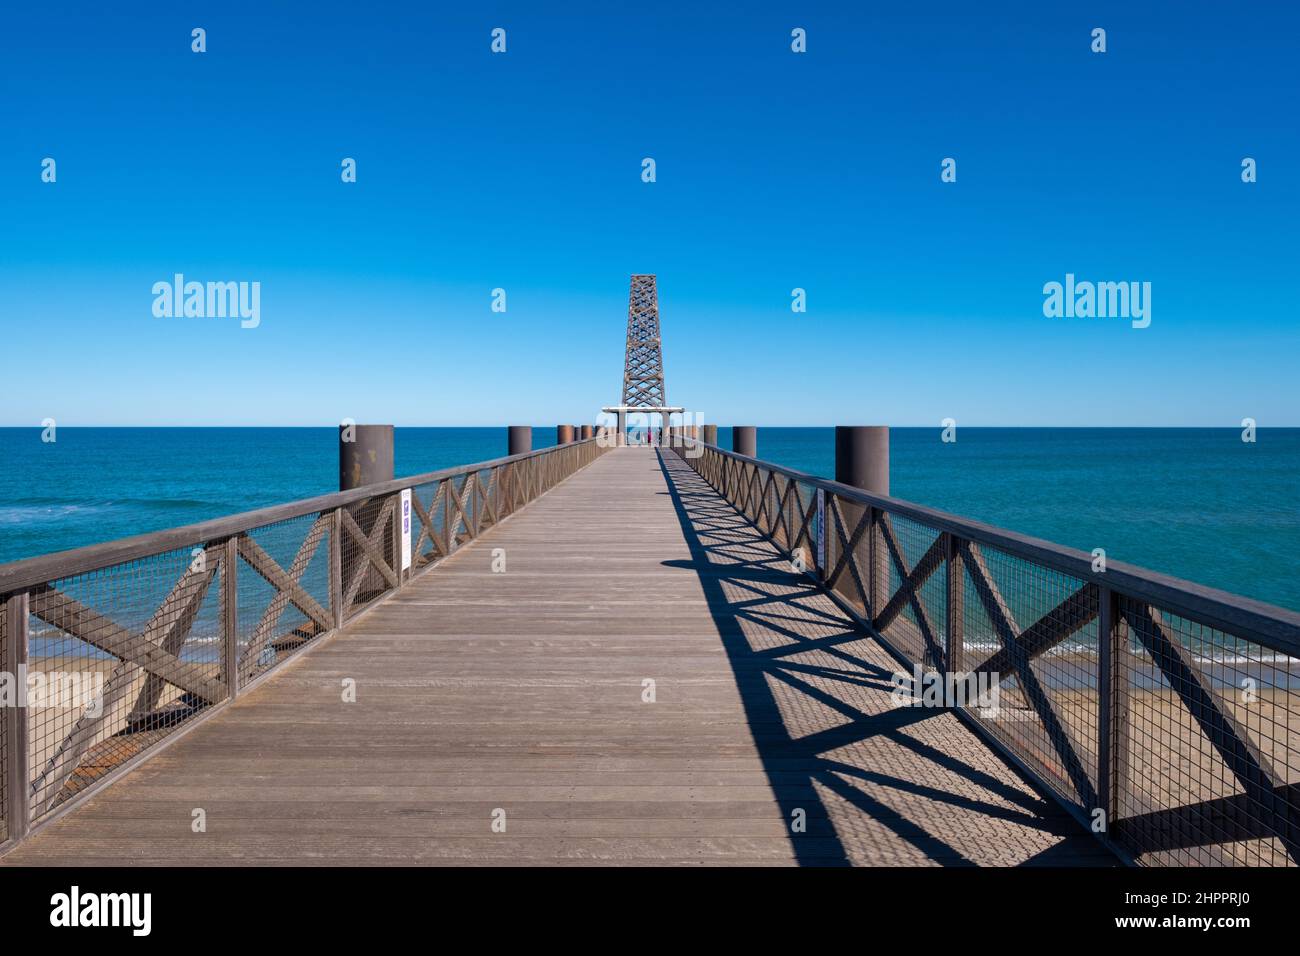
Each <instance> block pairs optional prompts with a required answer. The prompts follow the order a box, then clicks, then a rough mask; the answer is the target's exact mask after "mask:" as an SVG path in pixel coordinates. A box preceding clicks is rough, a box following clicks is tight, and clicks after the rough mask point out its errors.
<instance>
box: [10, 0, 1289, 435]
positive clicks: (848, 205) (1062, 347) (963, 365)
mask: <svg viewBox="0 0 1300 956" xmlns="http://www.w3.org/2000/svg"><path fill="white" fill-rule="evenodd" d="M469 6H470V5H463V4H460V5H455V6H454V7H452V6H450V5H444V4H384V3H369V4H332V3H320V4H315V5H313V6H312V7H310V8H307V7H304V8H303V9H302V10H301V11H299V12H292V11H291V10H290V8H289V6H288V5H283V4H267V3H265V2H261V3H231V2H225V3H220V4H218V3H212V4H187V3H157V4H133V5H132V6H131V11H133V12H128V11H127V10H126V9H125V8H116V7H112V6H106V5H104V4H93V5H92V4H89V3H83V4H65V5H59V6H58V7H57V8H56V9H50V7H49V5H42V6H37V5H23V6H22V7H21V8H19V5H10V6H9V7H8V8H7V9H6V11H5V12H4V13H3V14H2V15H0V17H2V21H0V37H2V38H0V54H2V56H0V95H2V96H3V104H2V109H3V114H2V116H0V141H2V144H3V148H2V149H0V211H2V212H3V228H2V229H0V285H2V286H3V289H4V293H5V294H4V296H3V300H2V301H0V316H2V317H0V321H2V322H3V338H4V346H5V347H4V351H5V353H6V361H5V362H4V369H5V371H4V373H3V377H2V379H0V424H4V425H35V424H37V423H39V421H40V420H41V419H43V418H46V417H53V418H55V419H56V420H57V421H58V422H59V423H60V424H63V425H94V424H127V425H130V424H141V425H148V424H158V425H187V424H190V425H208V424H267V425H271V424H282V425H323V424H332V423H335V422H337V421H338V420H339V419H340V418H343V417H350V418H353V419H355V420H358V421H384V422H393V423H395V424H398V425H439V424H465V425H488V424H503V423H506V422H510V421H533V422H550V421H589V420H591V417H592V416H593V414H594V412H595V411H596V410H597V409H598V408H599V406H601V405H603V404H607V403H612V402H615V401H617V399H618V398H619V391H618V390H619V387H620V382H621V375H622V348H623V334H624V322H625V319H626V307H627V290H628V276H629V274H631V273H633V272H653V273H656V274H657V275H658V276H659V292H660V308H661V316H662V321H663V329H664V338H665V353H666V354H665V363H666V367H667V376H668V382H667V385H668V397H669V399H670V400H671V401H672V402H673V403H675V404H684V405H687V406H689V407H691V408H692V409H698V410H700V411H702V412H703V413H704V415H705V416H706V418H707V419H708V420H712V421H718V422H720V423H722V424H730V423H733V422H735V421H750V422H756V423H759V424H770V425H782V424H785V425H798V424H807V425H814V424H817V425H825V424H836V423H883V424H891V425H896V426H907V425H937V424H938V423H939V421H940V420H941V419H943V418H947V417H952V418H955V419H956V420H957V422H958V424H959V425H1054V424H1057V425H1225V426H1234V427H1235V426H1238V424H1239V423H1240V421H1241V419H1242V418H1244V417H1247V416H1249V417H1253V418H1255V419H1256V420H1257V421H1258V422H1259V424H1260V425H1261V426H1269V425H1298V424H1300V385H1298V384H1297V379H1300V375H1297V372H1296V369H1297V359H1296V356H1297V347H1298V346H1300V333H1298V332H1297V325H1296V317H1295V316H1296V302H1297V283H1296V280H1297V277H1300V266H1298V264H1297V256H1296V253H1297V248H1298V245H1300V244H1298V243H1297V239H1296V234H1295V223H1296V222H1297V220H1298V219H1300V216H1298V213H1300V201H1298V191H1300V185H1298V182H1300V169H1298V168H1297V165H1298V164H1300V142H1297V140H1298V139H1300V134H1297V124H1296V121H1295V120H1296V117H1297V116H1298V115H1300V102H1298V99H1300V97H1298V96H1297V94H1298V92H1300V79H1298V77H1300V72H1298V71H1297V70H1296V69H1295V52H1294V42H1295V39H1294V38H1295V36H1296V33H1297V29H1298V28H1300V14H1297V13H1296V12H1294V11H1293V10H1288V9H1286V8H1287V7H1289V6H1290V5H1288V4H1276V3H1249V2H1246V3H1234V4H1226V3H1186V2H1182V3H1162V4H1140V5H1138V4H1123V3H1114V4H1107V3H1087V4H1082V3H1079V4H1074V3H1052V4H1043V3H1021V4H986V3H961V4H946V3H927V4H899V5H897V6H898V7H899V8H900V9H897V10H893V9H891V8H890V6H887V5H884V4H869V5H868V4H853V5H850V4H840V5H830V4H824V3H818V4H814V5H811V10H812V12H808V10H809V8H810V5H809V4H794V3H789V4H769V3H759V4H746V5H744V9H743V10H742V8H741V5H737V4H713V5H710V4H703V5H701V4H697V3H691V4H684V3H683V4H663V3H660V4H645V5H622V4H597V3H592V4H574V3H570V4H555V5H553V7H554V10H553V12H547V11H545V10H543V9H540V8H541V6H542V5H539V4H535V3H529V4H524V3H520V4H486V5H481V6H480V5H474V6H475V7H477V8H476V9H466V8H467V7H469ZM836 6H840V7H842V8H843V9H836ZM624 7H627V9H624ZM1134 7H1140V9H1133V8H1134ZM196 26H202V27H204V28H205V29H206V30H207V44H208V50H207V52H206V53H203V54H195V53H192V52H191V50H190V31H191V29H192V28H193V27H196ZM1098 26H1100V27H1104V28H1105V29H1106V30H1107V47H1108V49H1107V52H1106V53H1105V54H1103V55H1097V54H1093V53H1092V52H1091V51H1090V49H1089V45H1090V31H1091V30H1092V28H1094V27H1098ZM494 27H503V28H505V29H506V31H507V52H506V53H505V54H504V55H493V54H492V53H491V52H490V50H489V43H490V31H491V30H492V28H494ZM794 27H803V28H805V29H806V30H807V34H808V52H807V53H806V54H802V55H797V54H794V53H792V52H791V50H790V31H791V29H792V28H794ZM47 156H49V157H53V158H55V159H56V161H57V163H58V167H57V169H58V181H57V182H56V183H54V184H52V185H51V184H45V183H42V182H41V181H40V171H41V168H40V164H41V160H42V159H43V158H44V157H47ZM647 156H650V157H653V158H654V159H655V160H656V163H657V175H658V180H657V182H655V183H653V184H646V183H643V182H641V178H640V173H641V160H642V158H643V157H647ZM1247 156H1250V157H1253V158H1255V159H1256V160H1257V162H1258V170H1259V181H1258V182H1257V183H1254V184H1251V185H1246V184H1243V183H1242V182H1241V178H1240V164H1241V160H1242V158H1243V157H1247ZM343 157H354V158H355V159H356V160H357V164H358V181H357V182H356V183H355V184H344V183H342V182H341V181H340V176H339V172H340V161H341V159H342V158H343ZM944 157H953V158H955V159H956V160H957V164H958V166H957V171H958V177H957V182H956V183H942V182H941V181H940V175H939V174H940V161H941V160H942V159H943V158H944ZM176 272H182V273H184V274H185V275H186V277H187V278H190V279H197V280H200V281H207V280H213V281H218V280H243V281H259V282H260V283H261V285H262V295H261V324H260V326H259V327H258V328H256V329H241V328H239V324H238V322H237V321H235V320H230V319H215V318H202V319H198V318H190V319H183V318H170V319H166V318H155V317H154V315H153V313H152V309H151V307H152V303H153V297H152V294H151V291H150V290H151V287H152V285H153V283H154V282H157V281H159V280H167V279H170V277H171V276H172V275H173V274H174V273H176ZM1067 272H1071V273H1074V274H1075V275H1076V276H1077V277H1078V278H1079V279H1090V280H1095V281H1100V280H1107V281H1149V282H1150V283H1151V284H1152V323H1151V326H1150V328H1147V329H1142V330H1136V329H1132V328H1131V327H1130V325H1129V323H1128V322H1127V321H1125V320H1122V319H1082V318H1076V319H1048V318H1045V317H1044V316H1043V313H1042V302H1043V294H1042V287H1043V284H1044V283H1045V282H1049V281H1053V280H1055V281H1062V280H1063V279H1064V277H1065V274H1066V273H1067ZM495 287H502V288H504V289H506V291H507V296H508V311H507V312H506V313H504V314H500V313H493V312H492V311H490V308H489V307H490V303H491V295H490V293H491V290H492V289H493V288H495ZM795 287H802V288H805V289H806V290H807V297H808V311H807V312H806V313H804V314H795V313H792V312H791V310H790V293H791V290H792V289H793V288H795ZM14 355H18V356H21V358H20V359H19V360H18V361H13V360H12V358H13V356H14Z"/></svg>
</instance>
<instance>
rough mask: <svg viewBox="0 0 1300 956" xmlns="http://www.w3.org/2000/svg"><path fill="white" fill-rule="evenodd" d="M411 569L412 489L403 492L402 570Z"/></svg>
mask: <svg viewBox="0 0 1300 956" xmlns="http://www.w3.org/2000/svg"><path fill="white" fill-rule="evenodd" d="M410 567H411V489H410V488H407V489H406V490H405V491H403V492H402V570H403V571H406V570H408V569H409V568H410Z"/></svg>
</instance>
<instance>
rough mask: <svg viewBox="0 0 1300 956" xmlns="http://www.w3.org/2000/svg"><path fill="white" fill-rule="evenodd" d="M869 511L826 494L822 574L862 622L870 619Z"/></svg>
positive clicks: (857, 504) (852, 502)
mask: <svg viewBox="0 0 1300 956" xmlns="http://www.w3.org/2000/svg"><path fill="white" fill-rule="evenodd" d="M870 522H871V515H870V509H868V508H866V507H865V506H863V505H861V504H859V503H857V502H855V501H846V500H844V499H842V498H840V497H839V496H838V495H832V494H827V495H826V572H825V575H824V577H825V580H826V581H827V582H828V584H829V586H830V588H831V589H832V590H833V591H835V593H836V594H838V595H839V596H840V598H841V599H842V600H843V601H845V602H846V603H847V604H848V605H849V607H850V608H852V609H853V611H854V612H856V613H857V614H858V615H859V616H860V617H862V618H863V619H864V620H870V618H871V601H872V596H871V524H870Z"/></svg>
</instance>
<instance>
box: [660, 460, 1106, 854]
mask: <svg viewBox="0 0 1300 956" xmlns="http://www.w3.org/2000/svg"><path fill="white" fill-rule="evenodd" d="M658 454H659V462H660V467H661V469H662V470H663V473H664V477H665V479H666V481H667V484H668V488H669V494H670V495H671V498H672V501H673V505H674V507H675V509H676V511H677V514H678V518H679V520H680V522H681V527H682V531H683V534H684V535H685V538H686V542H687V545H688V547H689V549H690V552H691V559H690V561H669V562H665V563H666V564H668V565H671V566H676V567H684V568H688V569H690V570H693V571H695V572H696V573H697V575H698V577H699V580H700V583H701V586H702V588H703V590H704V595H705V599H706V601H707V603H708V606H709V610H710V613H711V614H712V616H713V618H714V621H715V624H716V626H717V629H718V633H719V635H720V638H721V641H722V644H723V646H724V648H725V651H726V653H727V656H728V660H729V663H730V665H731V668H732V672H733V675H734V677H735V680H736V685H737V689H738V691H739V693H740V697H741V700H742V703H743V706H744V709H745V713H746V718H747V720H748V722H749V724H750V727H751V732H752V734H753V739H754V742H755V745H756V747H757V749H758V753H759V757H760V760H761V761H762V763H763V766H764V770H765V772H766V773H767V776H768V780H769V783H770V785H771V788H772V791H773V794H774V795H775V797H776V800H777V802H778V805H779V806H780V808H781V813H782V815H783V817H784V819H785V821H786V823H787V825H792V824H793V822H794V821H795V819H796V817H797V815H798V814H799V812H800V811H802V814H803V816H804V823H805V826H806V829H805V830H804V831H803V832H792V834H791V846H792V849H793V851H794V853H795V856H796V859H797V860H798V862H799V863H801V864H804V865H821V866H834V865H847V864H849V863H854V862H867V863H871V862H877V863H884V864H896V863H906V862H916V863H940V864H943V865H950V866H971V865H976V864H978V863H990V862H992V863H998V864H1008V863H1023V864H1073V865H1079V864H1086V863H1093V864H1097V863H1100V864H1103V865H1104V864H1114V863H1115V862H1116V861H1115V860H1114V859H1113V858H1112V857H1111V856H1110V855H1109V854H1108V853H1106V852H1105V851H1104V849H1103V848H1102V847H1101V846H1100V845H1099V844H1098V843H1097V842H1096V841H1095V840H1094V839H1092V838H1091V837H1090V836H1089V835H1088V834H1086V833H1084V832H1082V830H1081V828H1080V827H1079V826H1078V824H1077V823H1076V822H1075V821H1074V820H1073V819H1071V818H1070V817H1069V816H1067V815H1066V814H1065V813H1063V812H1062V811H1061V810H1060V809H1059V807H1057V806H1056V804H1055V803H1053V802H1052V801H1051V800H1050V799H1049V798H1047V797H1045V796H1043V795H1041V794H1039V793H1037V792H1035V790H1033V789H1032V788H1031V787H1030V786H1029V785H1028V784H1027V782H1026V781H1025V780H1024V778H1022V777H1020V776H1019V775H1017V774H1016V773H1015V772H1014V771H1013V770H1012V769H1011V768H1010V767H1008V766H1006V765H1004V764H1002V762H1001V761H1000V760H999V759H998V758H997V757H996V756H994V755H993V754H992V751H990V750H988V749H987V748H986V747H985V745H984V744H983V743H982V742H980V741H979V740H978V738H977V737H976V736H975V735H974V734H973V733H972V732H971V731H970V730H969V729H968V728H966V727H964V726H962V725H961V724H960V723H959V722H958V721H957V720H956V718H955V717H953V716H952V715H951V714H950V713H946V712H945V711H943V710H937V709H933V708H920V707H907V708H897V707H895V706H893V703H892V701H891V699H890V691H891V690H892V689H893V688H894V684H893V682H892V676H893V674H894V672H895V671H896V670H897V669H898V667H897V664H896V663H895V662H894V660H893V659H892V658H890V657H889V655H888V653H887V652H886V651H885V650H884V649H883V648H882V647H880V646H879V645H878V644H877V643H876V642H875V641H874V639H873V638H872V637H870V636H869V635H867V634H864V633H863V632H862V631H861V630H860V629H859V628H858V627H857V626H856V625H855V624H854V623H853V622H852V621H850V620H849V619H848V618H847V617H846V616H845V615H844V614H842V613H840V612H839V609H838V608H836V607H835V606H834V604H833V603H832V602H831V601H830V600H829V599H828V598H827V597H826V596H825V595H824V592H822V591H821V589H820V588H818V587H817V586H816V584H815V583H813V582H812V581H810V580H808V579H806V578H804V577H802V576H800V575H798V574H796V573H795V572H794V571H793V570H792V569H791V567H790V563H789V560H788V558H786V557H785V556H783V555H781V554H780V553H779V552H778V551H777V550H776V549H775V548H774V547H772V546H771V545H770V544H769V543H767V541H766V537H765V536H764V535H763V534H762V533H761V532H760V531H759V530H758V529H757V528H756V527H755V526H754V525H753V524H752V523H751V522H750V521H749V520H748V519H747V518H745V517H744V516H743V515H741V514H740V513H739V512H738V511H737V510H736V509H735V508H733V507H732V506H731V504H729V503H728V502H727V501H726V500H725V499H724V498H722V497H721V496H720V495H718V494H717V493H716V492H715V491H714V490H713V489H712V488H711V487H710V486H709V485H708V484H707V483H706V482H705V481H704V480H703V479H702V478H701V477H700V476H699V475H697V474H696V473H695V472H694V471H693V470H692V469H691V468H690V467H688V466H687V465H686V464H685V462H683V461H682V460H681V459H680V458H679V457H677V456H676V455H672V454H664V453H663V452H662V451H661V452H659V453H658ZM755 642H758V643H766V644H769V645H771V646H757V647H756V646H755ZM810 657H811V658H814V659H815V660H811V661H810V660H808V658H810ZM799 658H803V659H802V660H800V659H799ZM805 731H806V732H805ZM945 744H947V745H949V746H950V747H952V749H956V750H963V749H964V750H966V751H971V750H972V749H974V750H975V752H976V753H978V754H979V755H980V756H981V757H982V758H983V759H982V760H981V761H979V762H980V764H981V765H980V766H976V765H975V764H974V763H972V762H970V761H969V759H968V757H967V756H966V755H962V756H959V755H955V754H954V753H952V752H950V751H949V749H947V748H945V746H944V745H945ZM863 745H865V746H866V748H867V749H869V751H870V753H869V756H870V758H871V759H870V760H865V759H862V758H863V757H865V756H868V754H864V753H862V752H861V751H862V750H863ZM855 748H857V749H858V750H859V753H856V754H855V753H854V749H855ZM869 791H870V792H869ZM855 811H856V814H857V815H859V816H860V820H859V821H855V820H854V819H853V817H854V816H855V813H854V812H855ZM837 818H838V819H837ZM837 824H838V825H837ZM999 840H1001V841H1003V843H1004V845H1002V846H993V845H991V842H996V841H999ZM1016 844H1019V845H1016Z"/></svg>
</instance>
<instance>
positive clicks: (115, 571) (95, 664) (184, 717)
mask: <svg viewBox="0 0 1300 956" xmlns="http://www.w3.org/2000/svg"><path fill="white" fill-rule="evenodd" d="M223 564H224V561H223V560H222V557H221V550H220V548H211V547H209V548H206V549H205V548H203V547H195V548H194V549H192V550H191V549H185V550H175V551H168V552H165V553H162V554H157V555H153V556H151V557H148V558H144V559H140V560H137V561H132V562H129V563H126V564H120V565H114V566H112V567H109V568H105V569H103V570H99V571H94V572H90V573H87V574H82V575H76V576H73V577H68V578H63V579H60V580H57V581H52V582H50V583H48V584H46V585H42V586H41V587H39V588H36V589H34V590H33V591H32V592H31V594H30V606H29V610H30V614H29V622H28V633H29V637H28V686H29V693H28V698H27V722H28V741H29V752H28V770H29V774H30V780H29V781H28V783H29V785H30V798H31V813H30V816H31V819H32V821H33V822H35V821H38V820H39V819H40V818H41V817H43V816H45V815H46V814H48V813H49V812H51V811H52V810H54V809H56V808H57V807H58V806H59V805H60V804H62V803H63V802H65V801H66V800H68V799H69V798H70V797H72V796H73V795H75V794H76V793H78V792H80V791H81V790H83V789H84V788H86V787H88V786H89V785H91V784H93V783H94V782H95V781H96V780H97V779H99V778H100V777H102V776H104V775H105V774H107V773H109V772H111V771H112V770H114V769H116V768H117V767H119V766H121V765H122V764H123V763H125V762H126V761H127V760H130V759H131V758H132V757H134V756H136V755H137V754H139V753H141V752H143V751H144V750H146V749H147V748H149V747H150V746H152V745H154V744H156V743H158V742H159V741H160V740H161V739H163V738H164V737H166V736H167V735H168V734H169V733H171V732H172V731H174V730H175V729H176V728H177V727H179V726H181V725H182V724H184V723H186V722H187V721H189V720H191V719H193V718H194V717H195V716H196V715H197V714H199V713H200V712H201V711H202V710H203V709H205V708H206V707H209V706H211V705H212V704H215V703H218V702H219V701H221V700H223V699H225V697H226V696H227V685H226V684H225V683H224V681H223V679H222V676H223V675H222V673H221V670H222V650H221V649H222V638H221V635H222V625H221V596H220V595H221V581H222V575H223V574H224V573H225V572H226V569H225V568H224V567H223ZM32 691H36V693H35V694H34V693H32Z"/></svg>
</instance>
